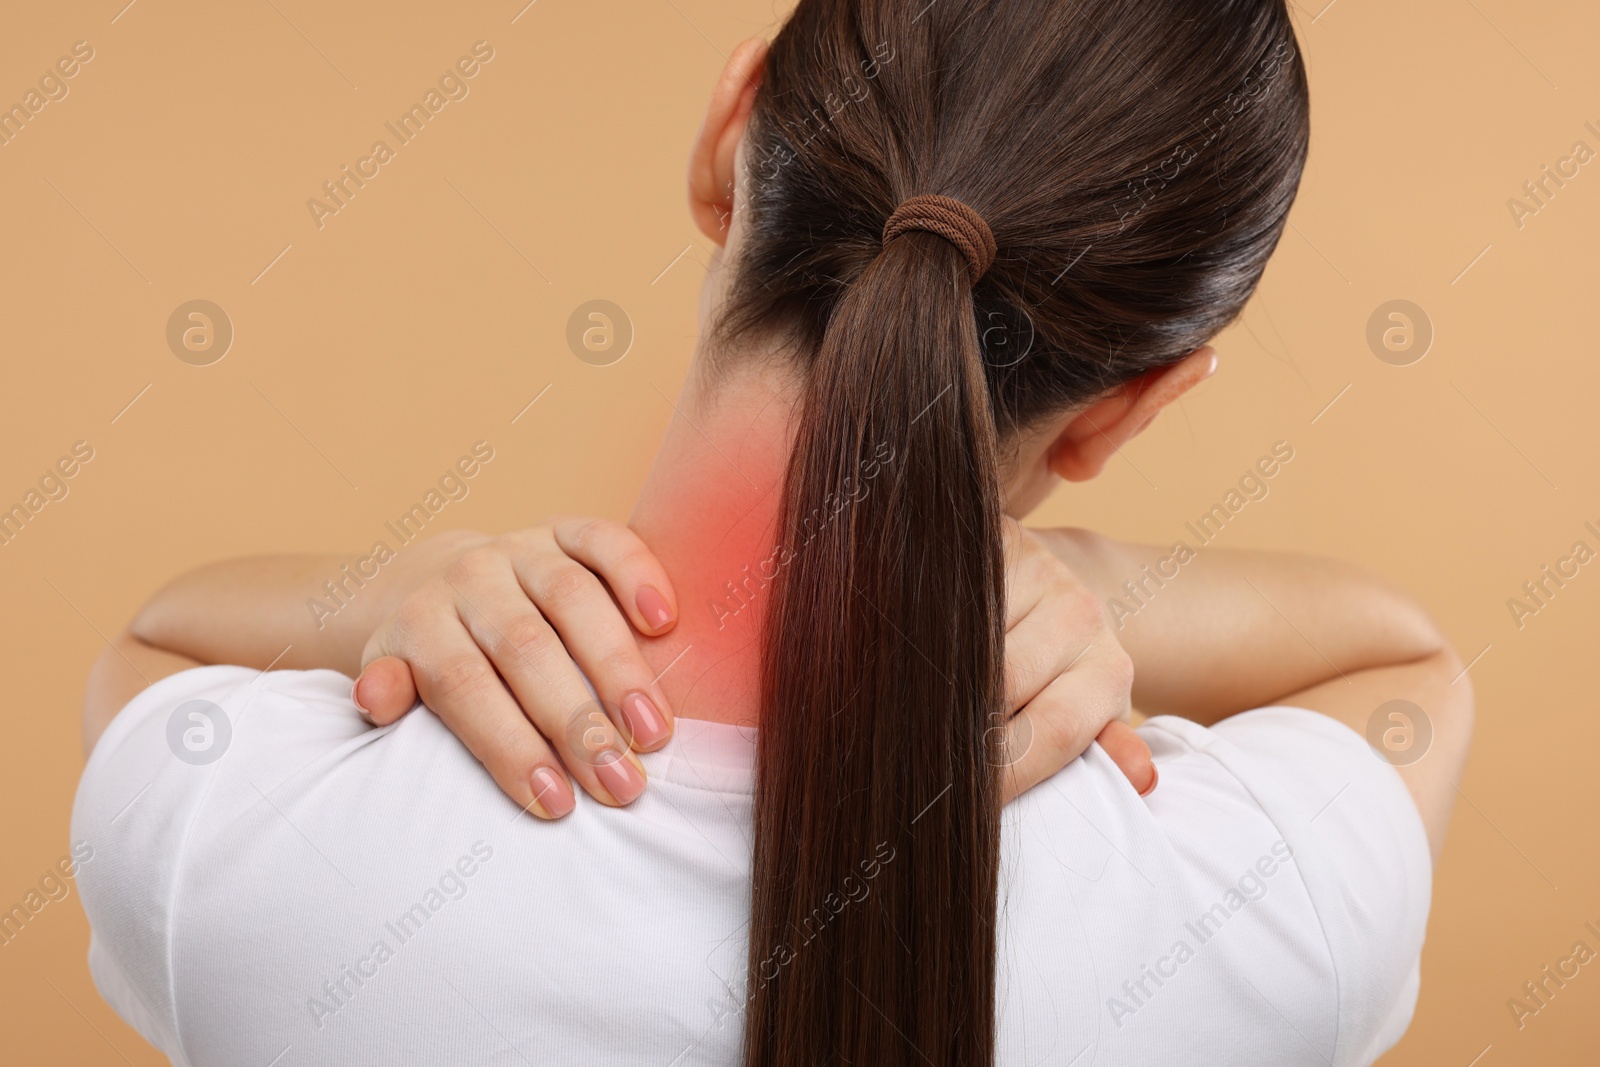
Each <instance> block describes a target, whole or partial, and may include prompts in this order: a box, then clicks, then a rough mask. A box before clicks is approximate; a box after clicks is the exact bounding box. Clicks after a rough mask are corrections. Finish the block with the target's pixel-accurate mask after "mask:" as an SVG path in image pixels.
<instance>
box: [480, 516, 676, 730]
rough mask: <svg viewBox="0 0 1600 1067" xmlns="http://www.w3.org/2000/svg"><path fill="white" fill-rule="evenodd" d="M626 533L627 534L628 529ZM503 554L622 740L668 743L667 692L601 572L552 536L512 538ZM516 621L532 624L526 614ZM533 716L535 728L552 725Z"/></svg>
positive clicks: (514, 608)
mask: <svg viewBox="0 0 1600 1067" xmlns="http://www.w3.org/2000/svg"><path fill="white" fill-rule="evenodd" d="M613 525H615V524H613ZM628 535H629V537H632V533H631V531H629V532H628ZM640 547H641V548H642V547H643V546H642V545H641V546H640ZM651 558H652V560H653V558H654V557H651ZM508 559H509V561H510V564H511V567H512V569H513V571H514V572H515V575H516V581H517V582H518V583H519V584H520V586H521V592H522V594H523V595H524V597H525V601H531V606H532V607H533V608H536V609H537V611H538V613H539V614H540V615H542V616H543V617H544V619H545V620H546V621H548V623H549V624H550V625H551V626H552V627H554V629H555V631H556V632H557V633H559V634H560V635H561V640H562V642H564V644H565V649H564V653H565V654H567V655H569V656H570V657H571V658H572V659H573V660H575V661H576V662H577V664H578V666H579V667H580V668H581V669H582V670H583V673H584V675H585V676H586V677H587V678H588V679H589V682H590V684H591V685H593V686H594V689H595V692H596V693H597V694H598V695H599V697H600V701H601V703H602V704H603V705H604V706H605V707H606V709H607V710H608V712H611V713H613V714H615V715H616V716H617V725H618V727H619V728H621V730H622V731H623V734H624V735H625V736H626V738H627V741H628V744H629V745H630V746H631V747H632V748H633V749H634V750H635V751H637V752H649V751H651V750H653V749H657V748H660V747H661V746H662V745H664V744H666V743H667V741H668V740H669V739H670V738H671V737H672V710H671V708H670V707H669V706H668V705H667V697H666V693H665V692H663V691H662V689H661V687H660V685H659V684H658V680H657V679H656V678H655V677H654V676H653V674H652V672H651V670H650V665H649V664H648V663H646V662H645V659H644V655H643V654H642V653H641V652H640V651H639V645H638V643H637V642H636V641H635V639H634V636H633V632H632V631H631V630H630V629H629V628H628V624H627V623H626V622H625V621H624V620H623V619H622V617H621V616H619V615H618V614H617V606H616V604H615V603H614V602H613V601H612V599H611V595H610V594H609V593H607V592H606V587H605V586H604V585H602V584H601V583H600V579H599V578H597V577H595V575H594V574H593V573H591V572H590V571H589V570H588V568H587V566H585V565H583V564H580V563H578V562H575V561H574V560H573V559H570V558H568V556H567V555H566V553H565V551H564V550H562V549H560V548H559V547H558V546H556V545H555V544H554V543H552V544H549V545H546V546H544V547H543V549H542V550H541V548H540V546H538V545H537V544H536V543H519V542H517V541H512V542H511V543H510V545H509V555H508ZM613 563H615V560H613ZM512 599H513V601H514V599H515V598H512ZM528 606H529V605H528V604H527V603H524V604H523V605H522V608H523V609H526V608H527V607H528ZM506 610H507V611H508V612H510V613H512V614H515V613H516V612H517V606H516V605H515V604H514V603H510V604H508V605H507V608H506ZM518 625H526V626H528V627H530V628H532V629H533V630H534V631H536V632H537V630H538V628H537V626H536V625H535V624H534V623H533V622H531V621H527V620H524V621H522V622H519V623H518ZM511 667H512V669H515V668H516V664H515V663H513V664H511ZM514 688H515V687H514ZM519 691H520V690H519ZM531 712H532V709H530V714H531ZM533 717H534V720H535V724H536V725H538V726H539V727H540V729H546V727H547V726H550V725H551V724H549V723H546V722H542V721H540V720H539V718H538V717H537V716H533ZM547 736H548V731H547Z"/></svg>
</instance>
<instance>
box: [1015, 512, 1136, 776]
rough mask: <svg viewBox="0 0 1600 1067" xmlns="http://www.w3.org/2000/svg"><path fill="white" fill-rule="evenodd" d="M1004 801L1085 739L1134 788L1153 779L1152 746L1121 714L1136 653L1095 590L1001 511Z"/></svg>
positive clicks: (1076, 752) (1057, 765) (1127, 713)
mask: <svg viewBox="0 0 1600 1067" xmlns="http://www.w3.org/2000/svg"><path fill="white" fill-rule="evenodd" d="M1005 539H1006V704H1007V706H1008V707H1009V708H1011V709H1012V711H1013V713H1014V714H1013V715H1012V718H1011V720H1010V721H1009V722H1008V723H1007V724H1006V727H1005V729H1006V746H1005V753H1006V755H1005V757H1004V760H1005V764H1006V766H1005V768H1004V779H1005V781H1004V785H1005V793H1004V796H1005V802H1006V803H1008V804H1009V803H1010V802H1011V801H1012V800H1014V799H1015V798H1016V797H1018V796H1020V795H1021V794H1023V793H1025V792H1027V791H1028V790H1029V789H1032V788H1033V787H1034V786H1036V785H1038V784H1039V783H1040V782H1042V781H1044V780H1045V779H1046V778H1049V777H1050V776H1051V775H1053V774H1055V773H1056V772H1057V771H1059V770H1061V769H1062V768H1063V767H1065V766H1066V765H1067V764H1069V763H1071V762H1072V761H1073V760H1075V759H1077V758H1078V756H1080V755H1082V754H1083V752H1084V750H1085V749H1087V748H1088V747H1089V743H1090V742H1091V741H1099V742H1100V745H1101V747H1102V748H1104V749H1105V751H1106V754H1107V755H1109V756H1110V757H1111V759H1112V761H1113V762H1115V763H1116V765H1117V766H1118V767H1119V768H1120V769H1121V770H1122V773H1123V774H1124V775H1126V776H1127V779H1128V781H1129V782H1131V783H1132V784H1133V787H1134V789H1136V790H1137V791H1138V792H1139V794H1140V795H1141V796H1146V795H1148V794H1149V793H1150V791H1151V790H1153V789H1154V788H1155V785H1156V768H1155V764H1154V763H1152V762H1151V760H1150V746H1148V745H1146V744H1145V743H1144V740H1143V739H1142V738H1141V737H1140V736H1139V735H1138V734H1137V733H1136V732H1135V731H1134V729H1133V727H1132V726H1130V725H1129V724H1128V720H1129V718H1130V717H1131V714H1132V705H1131V703H1130V694H1131V692H1132V688H1133V661H1132V660H1130V659H1129V658H1128V654H1127V653H1126V652H1124V651H1123V649H1122V645H1121V643H1120V642H1119V641H1118V640H1117V638H1116V635H1115V634H1114V633H1113V632H1112V630H1111V625H1110V621H1109V620H1108V619H1107V618H1106V614H1105V610H1104V609H1103V608H1102V606H1101V603H1100V598H1099V597H1098V596H1096V595H1095V594H1094V593H1092V592H1090V591H1089V589H1088V588H1087V587H1085V586H1084V585H1083V583H1081V582H1080V581H1078V578H1077V576H1076V575H1074V574H1073V573H1072V571H1071V570H1070V569H1069V568H1068V567H1067V565H1066V564H1065V563H1063V562H1062V561H1061V559H1060V558H1059V557H1058V556H1057V555H1056V554H1055V553H1054V552H1052V551H1051V550H1050V549H1049V548H1048V547H1046V546H1045V544H1044V543H1043V542H1042V541H1041V540H1040V539H1039V538H1038V537H1035V536H1034V534H1033V533H1032V532H1031V531H1029V530H1026V529H1024V528H1023V527H1022V526H1020V525H1018V524H1017V523H1016V522H1015V521H1014V520H1012V519H1006V520H1005Z"/></svg>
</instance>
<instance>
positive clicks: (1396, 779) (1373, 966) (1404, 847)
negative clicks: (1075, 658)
mask: <svg viewBox="0 0 1600 1067" xmlns="http://www.w3.org/2000/svg"><path fill="white" fill-rule="evenodd" d="M1140 733H1141V735H1142V736H1143V737H1144V738H1145V740H1146V741H1147V742H1148V743H1149V745H1150V747H1151V751H1152V754H1153V755H1154V758H1155V761H1156V764H1157V766H1158V767H1159V768H1160V770H1161V774H1162V778H1161V784H1160V786H1159V787H1158V788H1157V790H1156V793H1155V794H1154V795H1153V796H1152V798H1151V799H1152V801H1154V802H1155V803H1153V804H1152V811H1154V812H1159V811H1160V810H1161V809H1162V808H1163V807H1168V808H1170V807H1174V806H1178V807H1181V806H1184V805H1188V804H1191V803H1193V802H1194V801H1195V800H1196V799H1197V798H1199V797H1201V796H1208V797H1209V799H1210V800H1211V801H1212V802H1213V803H1216V802H1221V803H1224V804H1226V805H1228V806H1230V807H1234V808H1237V809H1239V810H1241V811H1249V812H1250V813H1251V815H1252V816H1253V817H1258V818H1265V819H1266V820H1268V821H1270V822H1271V824H1272V826H1273V828H1274V831H1275V832H1276V834H1277V835H1278V836H1279V838H1280V839H1281V841H1282V849H1283V851H1284V852H1285V853H1287V854H1288V855H1290V856H1292V865H1293V868H1294V871H1295V872H1296V874H1297V876H1298V879H1299V881H1300V882H1301V883H1302V884H1303V885H1304V887H1305V892H1306V895H1307V896H1308V898H1309V901H1310V905H1311V909H1312V910H1313V912H1314V914H1315V918H1316V922H1317V925H1318V927H1319V933H1320V937H1321V939H1322V940H1324V941H1325V942H1326V945H1327V952H1328V955H1329V957H1330V959H1331V961H1332V964H1333V972H1334V976H1335V978H1336V980H1337V996H1338V1015H1339V1020H1338V1031H1337V1054H1336V1055H1335V1062H1346V1058H1347V1057H1350V1058H1351V1059H1350V1062H1370V1061H1371V1059H1373V1058H1375V1057H1376V1056H1377V1055H1378V1054H1380V1053H1381V1052H1382V1051H1384V1050H1385V1049H1387V1048H1388V1047H1389V1046H1390V1045H1392V1044H1393V1043H1394V1042H1395V1041H1396V1040H1398V1039H1399V1036H1400V1034H1401V1033H1403V1032H1404V1030H1405V1027H1406V1026H1407V1025H1408V1024H1409V1022H1410V1018H1411V1012H1412V1009H1413V1007H1414V1005H1415V999H1416V994H1417V977H1418V962H1419V958H1420V955H1421V951H1422V942H1423V938H1424V935H1425V932H1426V927H1427V919H1428V911H1429V903H1430V899H1431V895H1432V877H1433V870H1432V860H1431V857H1430V854H1429V850H1428V840H1427V834H1426V831H1425V829H1424V827H1423V824H1422V819H1421V816H1420V815H1419V814H1418V811H1417V808H1416V805H1415V803H1414V802H1413V801H1412V799H1411V796H1410V793H1409V792H1408V791H1407V789H1406V786H1405V783H1404V782H1403V781H1402V780H1401V778H1400V775H1399V774H1398V773H1397V772H1396V770H1395V768H1394V767H1393V766H1392V765H1390V764H1389V763H1388V762H1386V761H1385V760H1384V759H1383V758H1382V757H1380V756H1379V755H1378V754H1377V753H1376V752H1374V751H1373V750H1372V748H1371V747H1370V746H1369V745H1368V744H1367V742H1366V740H1365V738H1363V737H1361V736H1360V735H1359V734H1357V733H1356V732H1355V731H1353V730H1351V729H1350V728H1349V727H1348V726H1345V725H1344V724H1342V723H1340V722H1338V721H1337V720H1335V719H1332V718H1330V717H1328V716H1326V715H1321V714H1318V713H1316V712H1312V711H1307V710H1305V709H1302V708H1295V707H1268V708H1261V709H1257V710H1255V711H1250V712H1245V713H1243V714H1241V715H1237V716H1233V717H1231V718H1229V719H1225V720H1223V721H1222V722H1221V723H1218V724H1217V725H1216V726H1213V727H1210V728H1206V727H1202V726H1200V725H1198V724H1196V723H1193V722H1190V721H1188V720H1184V719H1178V718H1172V717H1165V716H1164V717H1160V718H1155V719H1151V720H1150V721H1149V722H1147V723H1146V724H1145V725H1144V726H1143V727H1142V728H1141V730H1140ZM1163 790H1166V791H1167V792H1166V795H1165V796H1162V792H1163ZM1217 829H1218V831H1219V832H1222V833H1226V832H1227V826H1226V822H1223V823H1221V824H1219V825H1218V827H1217ZM1280 858H1281V857H1280ZM1287 865H1288V864H1285V866H1287ZM1268 866H1270V864H1263V869H1265V868H1266V867H1268Z"/></svg>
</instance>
